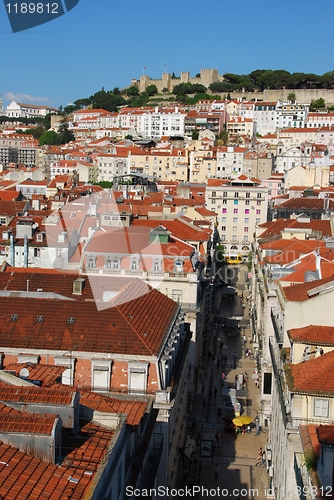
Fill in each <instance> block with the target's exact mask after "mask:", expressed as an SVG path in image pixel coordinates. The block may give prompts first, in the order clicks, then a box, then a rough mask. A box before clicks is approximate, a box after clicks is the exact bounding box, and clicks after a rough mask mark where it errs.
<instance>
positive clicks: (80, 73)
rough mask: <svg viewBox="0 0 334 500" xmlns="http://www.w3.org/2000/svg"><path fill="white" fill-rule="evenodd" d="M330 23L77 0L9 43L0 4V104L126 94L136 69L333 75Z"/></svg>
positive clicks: (292, 6) (247, 3)
mask: <svg viewBox="0 0 334 500" xmlns="http://www.w3.org/2000/svg"><path fill="white" fill-rule="evenodd" d="M8 1H9V0H5V3H7V2H8ZM333 17H334V2H333V0H318V1H317V2H315V1H314V0H312V1H311V0H304V1H301V0H280V1H278V0H257V1H256V2H253V1H251V0H235V1H234V2H231V1H227V0H211V1H209V2H204V1H203V0H201V1H199V0H192V1H189V0H181V1H180V0H178V1H175V0H169V1H168V2H161V1H158V2H153V1H152V0H151V1H148V0H142V1H141V2H139V1H134V0H129V1H126V0H125V1H112V0H80V1H79V3H78V5H77V6H76V7H75V8H74V9H72V10H71V11H70V12H68V13H67V14H65V15H64V16H61V17H59V18H58V19H55V20H54V21H52V22H50V23H47V24H44V25H41V26H39V27H36V28H33V29H30V30H27V31H24V32H20V33H15V34H13V33H12V32H11V28H10V24H9V21H8V18H7V15H6V9H5V6H4V3H3V2H1V4H0V47H1V58H0V68H1V69H0V95H1V97H2V99H3V101H4V103H5V104H8V103H9V102H10V101H11V100H12V99H15V100H18V101H19V102H29V103H35V104H48V105H50V106H55V107H58V106H59V105H60V104H62V105H63V106H66V105H67V104H68V103H69V102H73V101H74V100H76V99H79V98H83V97H88V96H90V95H92V94H94V93H95V92H97V91H98V90H100V89H101V88H102V87H104V88H105V90H111V89H113V88H114V87H121V88H122V87H126V86H129V85H130V83H131V79H132V78H137V79H138V78H139V77H140V75H142V74H143V67H144V66H146V71H145V73H146V74H147V75H149V76H151V77H152V78H161V74H162V72H163V71H164V70H165V69H167V71H168V72H169V73H172V72H174V73H175V74H176V75H177V76H178V75H179V74H180V72H181V71H189V72H190V74H191V76H195V74H196V73H198V72H199V71H200V70H201V69H205V68H216V69H218V71H219V73H220V74H223V73H225V72H226V71H228V72H231V73H238V74H244V73H250V72H251V71H253V70H256V69H285V70H287V71H290V72H305V73H316V74H323V73H325V72H327V71H331V70H333V69H334V68H333V66H334V64H333V62H332V53H333V45H334V41H333V35H332V28H331V21H332V19H333ZM165 64H166V66H165Z"/></svg>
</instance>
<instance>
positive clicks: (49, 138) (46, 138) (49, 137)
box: [39, 130, 60, 146]
mask: <svg viewBox="0 0 334 500" xmlns="http://www.w3.org/2000/svg"><path fill="white" fill-rule="evenodd" d="M39 144H40V145H41V146H45V145H49V146H54V145H56V144H60V142H59V135H58V134H57V132H55V131H54V130H48V131H47V132H44V133H43V134H42V135H41V137H40V138H39Z"/></svg>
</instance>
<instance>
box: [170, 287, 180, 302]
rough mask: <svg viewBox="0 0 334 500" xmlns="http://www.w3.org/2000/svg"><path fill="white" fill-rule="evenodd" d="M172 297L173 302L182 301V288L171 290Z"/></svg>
mask: <svg viewBox="0 0 334 500" xmlns="http://www.w3.org/2000/svg"><path fill="white" fill-rule="evenodd" d="M172 299H173V300H175V302H182V290H172Z"/></svg>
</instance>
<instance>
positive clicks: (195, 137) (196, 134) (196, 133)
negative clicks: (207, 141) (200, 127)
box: [191, 130, 199, 141]
mask: <svg viewBox="0 0 334 500" xmlns="http://www.w3.org/2000/svg"><path fill="white" fill-rule="evenodd" d="M198 136H199V134H198V131H197V130H193V131H192V134H191V138H192V140H193V141H197V139H198Z"/></svg>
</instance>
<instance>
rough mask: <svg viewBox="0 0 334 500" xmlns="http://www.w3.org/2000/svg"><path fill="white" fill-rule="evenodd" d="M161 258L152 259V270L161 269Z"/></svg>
mask: <svg viewBox="0 0 334 500" xmlns="http://www.w3.org/2000/svg"><path fill="white" fill-rule="evenodd" d="M161 267H162V266H161V259H153V263H152V271H161Z"/></svg>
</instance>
